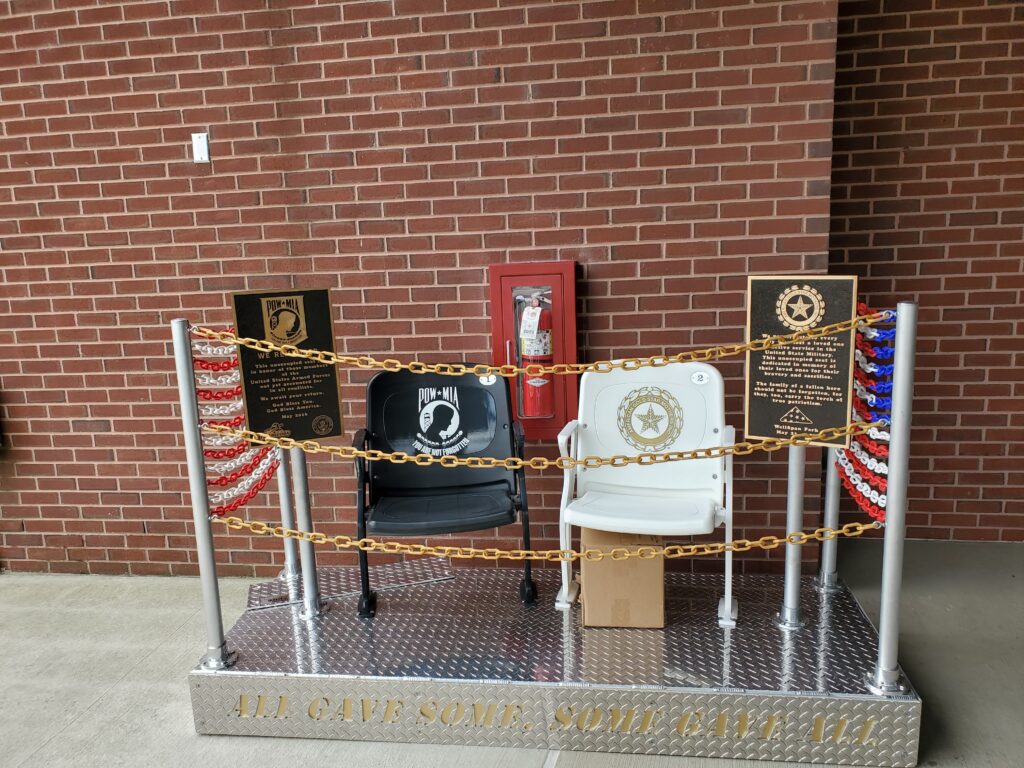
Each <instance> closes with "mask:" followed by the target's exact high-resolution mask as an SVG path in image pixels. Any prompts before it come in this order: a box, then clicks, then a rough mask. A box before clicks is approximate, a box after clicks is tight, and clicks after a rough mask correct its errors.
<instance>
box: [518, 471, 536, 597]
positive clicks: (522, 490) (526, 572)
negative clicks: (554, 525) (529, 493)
mask: <svg viewBox="0 0 1024 768" xmlns="http://www.w3.org/2000/svg"><path fill="white" fill-rule="evenodd" d="M518 474H519V496H520V504H521V509H520V511H519V514H520V515H522V518H523V549H529V548H530V505H529V503H528V502H527V500H526V482H525V481H526V478H525V475H526V473H525V472H524V471H523V470H519V472H518ZM519 599H520V600H521V601H522V602H523V603H524V604H525V605H533V604H535V603H536V602H537V582H535V581H534V580H533V563H531V562H530V561H529V560H525V561H523V580H522V581H521V582H520V583H519Z"/></svg>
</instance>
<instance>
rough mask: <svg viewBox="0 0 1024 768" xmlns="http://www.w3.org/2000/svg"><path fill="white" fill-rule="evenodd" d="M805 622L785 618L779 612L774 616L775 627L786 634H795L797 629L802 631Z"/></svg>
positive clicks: (798, 619) (799, 619)
mask: <svg viewBox="0 0 1024 768" xmlns="http://www.w3.org/2000/svg"><path fill="white" fill-rule="evenodd" d="M805 623H806V622H805V621H804V620H803V619H801V618H799V615H798V616H797V618H787V617H786V616H784V615H783V614H782V613H781V612H780V613H776V614H775V626H777V627H778V628H779V629H781V630H784V631H786V632H796V631H797V630H798V629H803V627H804V624H805Z"/></svg>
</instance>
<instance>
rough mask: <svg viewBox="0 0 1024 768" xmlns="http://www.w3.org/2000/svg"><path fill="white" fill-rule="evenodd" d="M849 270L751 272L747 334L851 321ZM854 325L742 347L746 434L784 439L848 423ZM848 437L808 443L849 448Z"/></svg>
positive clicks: (853, 285)
mask: <svg viewBox="0 0 1024 768" xmlns="http://www.w3.org/2000/svg"><path fill="white" fill-rule="evenodd" d="M856 311H857V278H856V277H854V276H849V277H848V276H814V277H807V276H793V277H786V276H778V275H772V276H751V277H749V278H748V281H747V339H748V340H753V339H760V338H764V337H767V336H782V335H786V334H791V333H794V332H796V331H804V330H811V329H813V328H817V327H819V326H822V325H831V324H833V323H840V322H842V321H844V320H849V319H850V318H852V317H854V316H855V315H856ZM853 350H854V331H852V330H851V331H849V332H846V333H840V334H834V335H830V336H823V337H821V338H817V339H810V340H808V341H803V342H800V343H799V344H792V345H788V346H783V347H773V348H771V349H766V350H761V351H748V352H747V380H746V395H745V408H744V411H745V425H746V428H745V434H746V437H747V439H751V438H759V439H765V438H786V437H789V436H790V435H793V434H796V433H798V432H818V431H820V430H822V429H828V428H830V427H842V426H846V425H847V424H848V423H849V422H850V396H851V390H852V387H853ZM849 442H850V441H849V437H845V438H840V439H837V440H834V441H831V442H816V443H811V445H822V446H829V447H843V448H845V447H848V446H849Z"/></svg>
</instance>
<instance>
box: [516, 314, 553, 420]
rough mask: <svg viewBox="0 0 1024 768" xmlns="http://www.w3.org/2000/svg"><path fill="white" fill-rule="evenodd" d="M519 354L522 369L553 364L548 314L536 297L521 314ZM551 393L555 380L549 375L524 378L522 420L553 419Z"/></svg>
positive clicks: (530, 375)
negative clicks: (546, 417)
mask: <svg viewBox="0 0 1024 768" xmlns="http://www.w3.org/2000/svg"><path fill="white" fill-rule="evenodd" d="M519 350H520V353H521V357H522V361H523V365H524V366H527V365H538V364H539V365H551V364H552V363H553V362H554V360H555V358H554V347H553V345H552V339H551V310H550V309H548V308H547V307H544V306H542V305H541V300H540V296H538V295H535V296H534V297H533V298H532V300H531V302H530V306H529V307H526V308H525V309H524V310H523V317H522V322H521V324H520V330H519ZM554 393H555V385H554V376H552V375H551V374H550V373H545V374H530V373H527V374H524V375H523V416H524V417H525V418H537V417H543V416H552V415H554V412H555V394H554Z"/></svg>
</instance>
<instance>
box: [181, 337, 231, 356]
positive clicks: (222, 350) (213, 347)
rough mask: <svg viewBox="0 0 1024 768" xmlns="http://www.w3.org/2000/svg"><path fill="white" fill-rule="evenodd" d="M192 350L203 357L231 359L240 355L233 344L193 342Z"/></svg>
mask: <svg viewBox="0 0 1024 768" xmlns="http://www.w3.org/2000/svg"><path fill="white" fill-rule="evenodd" d="M192 349H193V351H195V352H197V353H198V354H199V355H200V356H201V357H231V356H232V355H236V354H238V349H237V348H236V347H235V346H234V345H233V344H206V343H204V342H201V341H193V342H192Z"/></svg>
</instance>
